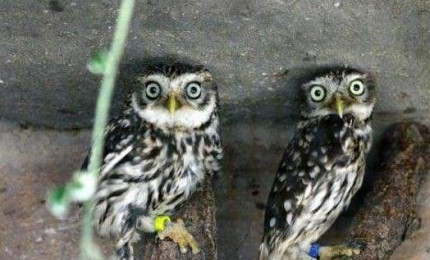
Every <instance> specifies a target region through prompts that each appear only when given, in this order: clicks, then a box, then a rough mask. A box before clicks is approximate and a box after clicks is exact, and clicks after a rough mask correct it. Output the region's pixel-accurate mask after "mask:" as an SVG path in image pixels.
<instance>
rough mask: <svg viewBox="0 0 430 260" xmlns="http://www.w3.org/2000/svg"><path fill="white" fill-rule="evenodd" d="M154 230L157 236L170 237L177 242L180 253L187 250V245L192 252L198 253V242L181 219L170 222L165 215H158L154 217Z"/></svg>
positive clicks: (161, 237)
mask: <svg viewBox="0 0 430 260" xmlns="http://www.w3.org/2000/svg"><path fill="white" fill-rule="evenodd" d="M155 230H156V231H157V232H158V234H157V236H158V238H160V239H162V240H163V239H165V238H170V239H172V240H173V241H174V242H175V243H177V244H178V246H179V249H180V251H181V252H182V253H186V252H187V251H188V249H187V247H190V248H191V251H192V253H193V254H198V253H200V249H199V244H198V243H197V242H196V240H195V239H194V237H193V235H191V234H190V233H189V232H188V230H187V229H186V228H185V224H184V221H183V220H182V219H178V220H177V221H176V222H172V221H171V220H170V218H169V217H167V216H159V217H157V218H156V219H155Z"/></svg>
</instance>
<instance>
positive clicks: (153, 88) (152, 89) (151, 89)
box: [146, 81, 161, 100]
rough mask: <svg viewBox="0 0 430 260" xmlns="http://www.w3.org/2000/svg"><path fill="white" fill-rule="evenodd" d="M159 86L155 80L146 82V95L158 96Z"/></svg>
mask: <svg viewBox="0 0 430 260" xmlns="http://www.w3.org/2000/svg"><path fill="white" fill-rule="evenodd" d="M160 93H161V87H160V85H158V83H156V82H153V81H151V82H148V83H146V96H147V97H148V98H149V99H151V100H154V99H157V98H158V97H159V96H160Z"/></svg>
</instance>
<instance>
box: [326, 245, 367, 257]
mask: <svg viewBox="0 0 430 260" xmlns="http://www.w3.org/2000/svg"><path fill="white" fill-rule="evenodd" d="M360 252H361V250H360V248H358V247H355V246H346V245H336V246H323V247H321V249H320V255H319V259H320V260H332V259H337V258H339V257H342V256H353V255H358V254H360Z"/></svg>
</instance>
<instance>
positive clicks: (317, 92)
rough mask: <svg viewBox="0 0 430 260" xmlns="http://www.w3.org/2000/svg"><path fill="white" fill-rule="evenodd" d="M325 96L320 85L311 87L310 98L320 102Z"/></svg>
mask: <svg viewBox="0 0 430 260" xmlns="http://www.w3.org/2000/svg"><path fill="white" fill-rule="evenodd" d="M324 98H325V89H324V88H323V87H322V86H319V85H316V86H313V87H312V88H311V99H312V100H313V101H315V102H320V101H322V100H323V99H324Z"/></svg>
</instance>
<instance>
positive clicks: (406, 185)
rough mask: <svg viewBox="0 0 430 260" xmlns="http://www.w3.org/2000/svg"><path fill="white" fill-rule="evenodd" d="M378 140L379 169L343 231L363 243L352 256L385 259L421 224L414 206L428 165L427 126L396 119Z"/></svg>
mask: <svg viewBox="0 0 430 260" xmlns="http://www.w3.org/2000/svg"><path fill="white" fill-rule="evenodd" d="M381 142H382V143H381V145H382V146H381V148H380V150H381V156H380V162H381V166H380V169H379V170H377V171H376V174H375V175H374V176H373V180H372V183H371V185H370V189H369V190H368V192H367V193H366V194H364V197H363V204H362V205H361V206H360V207H359V208H358V209H357V212H356V213H355V214H354V216H353V219H352V222H351V223H352V224H351V226H350V227H349V229H348V231H347V232H346V241H355V242H357V241H358V242H362V243H363V244H364V245H365V246H364V249H363V250H362V253H361V254H360V255H358V256H356V257H354V259H362V260H373V259H388V258H389V256H390V255H391V254H392V253H393V251H394V249H395V248H396V247H398V246H399V245H400V244H401V243H402V241H404V240H405V238H407V237H408V236H409V235H410V234H411V233H412V232H413V231H414V230H416V229H418V228H419V225H420V220H419V218H417V216H416V214H415V211H414V209H415V205H416V197H417V194H418V191H419V187H420V183H421V181H422V179H423V177H424V176H425V174H426V173H427V171H428V169H429V168H430V156H429V151H430V150H429V147H430V145H429V144H430V135H429V129H428V128H427V127H426V126H424V125H421V124H418V123H406V122H404V123H398V124H395V125H393V126H392V127H390V128H389V129H388V130H387V131H386V132H385V133H384V136H383V138H382V140H381Z"/></svg>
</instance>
